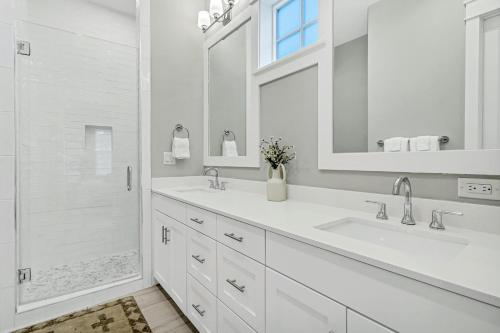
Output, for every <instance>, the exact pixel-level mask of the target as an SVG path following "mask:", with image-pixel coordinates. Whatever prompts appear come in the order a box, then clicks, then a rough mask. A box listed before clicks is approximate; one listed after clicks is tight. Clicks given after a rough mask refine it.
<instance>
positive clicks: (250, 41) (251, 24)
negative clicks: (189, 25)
mask: <svg viewBox="0 0 500 333" xmlns="http://www.w3.org/2000/svg"><path fill="white" fill-rule="evenodd" d="M257 21H258V19H257V16H256V15H255V14H254V13H253V8H252V7H251V6H249V7H248V8H246V9H244V10H243V11H242V12H241V13H239V14H238V15H237V16H235V17H233V19H232V21H231V22H230V23H229V24H228V25H226V26H223V27H221V28H219V29H218V30H216V31H215V32H214V33H212V34H211V35H210V36H209V37H207V39H206V40H205V42H204V43H203V130H204V132H203V138H204V140H203V164H204V165H205V166H222V167H256V168H257V167H259V166H260V155H259V153H260V151H259V143H260V137H259V135H260V117H259V105H256V104H255V102H254V99H253V98H252V96H253V95H254V94H253V89H254V76H253V72H254V71H255V69H256V68H257V56H256V52H254V51H253V50H254V45H257V35H258V23H257ZM244 24H247V25H248V26H247V43H246V46H247V50H246V53H247V57H246V60H247V65H246V67H247V74H246V124H245V125H246V155H245V156H238V157H225V156H211V155H210V122H209V116H210V104H209V80H208V77H209V51H210V48H211V47H213V46H214V45H216V44H217V43H219V42H220V41H221V40H223V39H224V38H226V37H227V36H229V35H230V34H232V33H233V32H234V31H236V30H237V29H238V28H239V27H241V26H242V25H244Z"/></svg>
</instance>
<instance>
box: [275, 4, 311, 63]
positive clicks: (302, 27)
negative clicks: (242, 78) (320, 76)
mask: <svg viewBox="0 0 500 333" xmlns="http://www.w3.org/2000/svg"><path fill="white" fill-rule="evenodd" d="M292 1H299V2H300V24H299V27H298V28H297V29H295V30H292V31H290V32H289V33H287V34H286V35H285V36H283V37H281V38H278V28H277V25H278V11H279V10H280V9H281V8H283V7H285V6H286V5H288V4H289V3H290V2H292ZM305 4H306V0H279V1H276V3H274V4H273V5H272V12H273V15H272V17H273V22H272V25H273V29H272V31H273V36H272V45H273V48H272V50H273V54H272V61H273V62H275V61H278V60H281V59H283V58H286V57H287V56H290V55H292V54H294V53H296V52H298V51H300V50H302V49H304V48H305V47H308V46H310V45H314V44H315V43H317V42H318V40H319V38H318V37H317V38H316V41H315V42H314V43H312V44H310V45H305V38H304V30H306V29H307V28H309V27H311V26H313V25H314V24H316V25H317V26H318V25H319V19H318V16H319V15H316V18H315V19H314V20H310V21H309V22H306V20H305V16H304V8H305ZM318 6H319V3H318ZM296 33H299V35H300V47H299V48H298V49H297V50H295V51H293V52H291V53H288V54H287V55H285V56H283V57H281V58H278V52H277V50H278V43H279V42H282V41H283V40H285V39H287V38H289V37H291V36H293V35H295V34H296Z"/></svg>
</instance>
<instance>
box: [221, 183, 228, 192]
mask: <svg viewBox="0 0 500 333" xmlns="http://www.w3.org/2000/svg"><path fill="white" fill-rule="evenodd" d="M227 184H229V182H221V183H220V190H221V191H225V190H226V185H227Z"/></svg>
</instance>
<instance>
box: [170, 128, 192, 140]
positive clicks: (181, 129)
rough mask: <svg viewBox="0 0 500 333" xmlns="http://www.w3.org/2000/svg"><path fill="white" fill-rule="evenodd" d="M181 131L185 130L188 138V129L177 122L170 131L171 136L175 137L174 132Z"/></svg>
mask: <svg viewBox="0 0 500 333" xmlns="http://www.w3.org/2000/svg"><path fill="white" fill-rule="evenodd" d="M183 131H186V133H187V137H188V139H189V130H188V129H187V127H184V126H183V125H182V124H177V125H175V127H174V130H173V131H172V137H173V138H175V137H176V136H175V133H176V132H177V133H181V132H183Z"/></svg>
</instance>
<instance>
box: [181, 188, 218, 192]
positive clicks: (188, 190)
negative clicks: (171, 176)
mask: <svg viewBox="0 0 500 333" xmlns="http://www.w3.org/2000/svg"><path fill="white" fill-rule="evenodd" d="M173 191H175V192H179V193H216V190H214V189H210V188H204V187H183V188H174V189H173Z"/></svg>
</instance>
